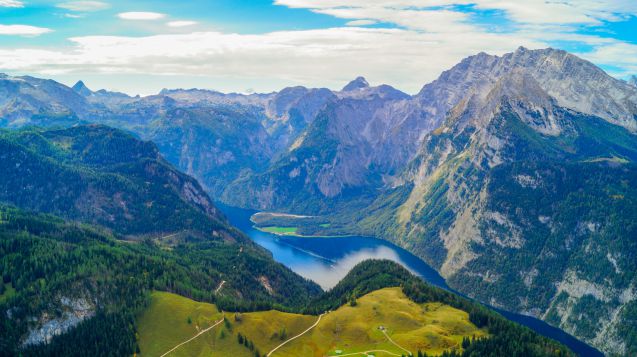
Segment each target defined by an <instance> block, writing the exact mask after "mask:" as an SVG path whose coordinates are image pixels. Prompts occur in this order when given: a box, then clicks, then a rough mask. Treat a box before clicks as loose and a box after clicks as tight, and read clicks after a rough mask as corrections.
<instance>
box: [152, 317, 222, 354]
mask: <svg viewBox="0 0 637 357" xmlns="http://www.w3.org/2000/svg"><path fill="white" fill-rule="evenodd" d="M225 316H226V315H225V314H223V316H222V317H221V320H219V321H217V322H215V323H214V324H213V325H212V326H210V327H208V328H206V329H204V330H201V331H199V333H197V334H196V335H194V336H193V337H191V338H190V339H189V340H186V341H184V342H182V343H180V344H178V345H177V346H175V347H173V348H171V349H170V351H168V352H166V353H164V354H163V355H161V356H160V357H164V356H166V355H167V354H169V353H171V352H173V351H174V350H176V349H178V348H179V347H181V346H183V345H185V344H187V343H188V342H190V341H192V340H194V339H195V338H197V337H199V336H201V335H203V334H204V333H206V332H208V331H210V330H211V329H212V328H214V327H215V326H218V325H219V324H220V323H222V322H223V319H224V318H225Z"/></svg>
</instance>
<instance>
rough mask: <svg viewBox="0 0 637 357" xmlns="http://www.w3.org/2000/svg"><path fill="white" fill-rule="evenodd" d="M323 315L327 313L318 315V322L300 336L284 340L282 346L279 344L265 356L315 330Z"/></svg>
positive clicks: (268, 356)
mask: <svg viewBox="0 0 637 357" xmlns="http://www.w3.org/2000/svg"><path fill="white" fill-rule="evenodd" d="M325 314H327V312H326V313H323V314H320V315H319V317H318V320H316V322H315V323H314V325H312V326H310V327H308V328H307V330H305V331H303V332H301V333H300V334H298V335H296V336H294V337H292V338H290V339H288V340H286V341H285V342H283V343H282V344H280V345H278V346H276V347H275V348H274V349H273V350H272V351H270V352H269V353H268V354H267V355H266V356H267V357H270V356H271V355H272V354H273V353H274V352H276V350H278V349H279V348H281V347H283V346H285V344H287V343H288V342H290V341H292V340H295V339H297V338H299V337H301V336H303V335H305V334H306V333H308V332H310V330H312V329H313V328H315V327H316V325H318V323H319V322H320V321H321V318H322V317H323V315H325Z"/></svg>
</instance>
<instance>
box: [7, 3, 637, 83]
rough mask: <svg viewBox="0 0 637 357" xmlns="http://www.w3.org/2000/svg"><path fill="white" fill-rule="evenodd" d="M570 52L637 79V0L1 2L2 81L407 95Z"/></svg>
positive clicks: (609, 71)
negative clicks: (381, 89) (498, 64)
mask: <svg viewBox="0 0 637 357" xmlns="http://www.w3.org/2000/svg"><path fill="white" fill-rule="evenodd" d="M519 46H525V47H527V48H531V49H535V48H545V47H554V48H561V49H564V50H567V51H569V52H572V53H574V54H576V55H578V56H580V57H582V58H585V59H587V60H589V61H591V62H593V63H595V64H596V65H598V66H600V67H602V68H603V69H604V70H606V71H607V72H608V73H609V74H611V75H613V76H615V77H617V78H621V79H626V78H628V77H629V76H630V75H633V74H637V1H636V0H615V1H600V0H525V1H519V0H188V1H174V0H170V1H164V0H152V1H150V0H142V1H130V0H129V1H120V0H94V1H65V0H60V1H44V0H0V72H4V73H8V74H10V75H32V76H37V77H44V78H52V79H55V80H58V81H60V82H63V83H65V84H68V85H72V84H73V83H74V82H75V81H77V80H80V79H81V80H83V81H84V82H85V83H86V84H87V86H88V87H89V88H91V89H94V90H96V89H102V88H104V89H108V90H117V91H122V92H126V93H129V94H142V95H148V94H153V93H157V92H158V91H159V90H161V89H162V88H194V87H197V88H206V89H214V90H219V91H223V92H242V93H250V92H255V91H256V92H271V91H275V90H280V89H281V88H283V87H286V86H294V85H304V86H308V87H328V88H332V89H337V88H341V87H342V86H343V85H345V84H346V83H347V82H348V81H349V80H351V79H353V78H355V77H357V76H364V77H366V78H367V80H368V81H369V82H370V83H371V84H373V85H374V84H381V83H385V84H389V85H392V86H394V87H396V88H398V89H401V90H403V91H405V92H407V93H416V92H418V91H419V90H420V88H422V86H423V85H424V84H426V83H428V82H430V81H432V80H434V79H436V78H437V77H438V76H439V75H440V73H441V72H442V71H444V70H446V69H449V68H450V67H452V66H453V65H454V64H456V63H458V62H459V61H460V60H462V59H463V58H465V57H467V56H470V55H474V54H476V53H479V52H486V53H489V54H494V55H502V54H504V53H507V52H512V51H514V50H515V49H516V48H517V47H519Z"/></svg>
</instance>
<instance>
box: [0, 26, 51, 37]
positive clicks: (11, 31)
mask: <svg viewBox="0 0 637 357" xmlns="http://www.w3.org/2000/svg"><path fill="white" fill-rule="evenodd" d="M51 31H52V30H51V29H48V28H45V27H36V26H29V25H0V35H16V36H27V37H33V36H40V35H42V34H45V33H49V32H51Z"/></svg>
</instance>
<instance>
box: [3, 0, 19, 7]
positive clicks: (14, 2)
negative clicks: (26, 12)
mask: <svg viewBox="0 0 637 357" xmlns="http://www.w3.org/2000/svg"><path fill="white" fill-rule="evenodd" d="M0 7H24V3H23V2H22V1H18V0H0Z"/></svg>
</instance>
